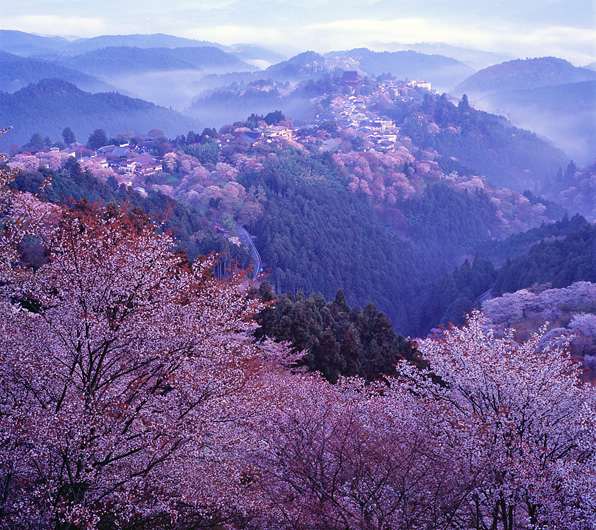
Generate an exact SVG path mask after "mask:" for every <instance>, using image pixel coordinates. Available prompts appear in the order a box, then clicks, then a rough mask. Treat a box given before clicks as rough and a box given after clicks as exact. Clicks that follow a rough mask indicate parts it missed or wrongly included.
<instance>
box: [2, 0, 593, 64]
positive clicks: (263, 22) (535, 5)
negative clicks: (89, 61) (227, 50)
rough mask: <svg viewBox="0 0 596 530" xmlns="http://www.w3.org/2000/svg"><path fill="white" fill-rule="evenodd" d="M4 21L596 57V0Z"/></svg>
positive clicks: (133, 7)
mask: <svg viewBox="0 0 596 530" xmlns="http://www.w3.org/2000/svg"><path fill="white" fill-rule="evenodd" d="M0 7H2V10H1V12H2V18H1V19H0V29H17V30H21V31H26V32H30V33H38V34H41V35H70V36H78V37H93V36H97V35H105V34H109V35H114V34H131V33H167V34H170V35H177V36H180V37H188V38H193V39H199V40H209V41H214V42H219V43H221V44H226V45H228V44H234V43H254V44H260V45H263V46H265V47H268V48H270V49H273V50H274V51H279V52H281V53H284V54H286V55H292V54H294V53H298V52H300V51H305V50H316V51H319V52H327V51H331V50H340V49H348V48H353V47H358V46H369V47H373V45H372V43H392V42H401V43H415V42H445V43H448V44H452V45H456V46H462V47H468V48H475V49H480V50H485V51H493V52H503V53H509V54H512V55H515V56H517V57H522V58H524V57H537V56H546V55H555V56H558V57H562V58H565V59H568V60H570V61H572V62H573V63H574V64H576V65H585V64H588V63H591V62H594V61H596V13H595V12H596V0H563V1H555V0H360V1H357V0H318V1H315V0H300V1H292V0H235V1H234V0H231V1H221V2H216V1H214V0H169V1H168V0H127V1H124V2H122V1H121V0H102V1H93V0H52V1H50V2H48V1H47V0H0Z"/></svg>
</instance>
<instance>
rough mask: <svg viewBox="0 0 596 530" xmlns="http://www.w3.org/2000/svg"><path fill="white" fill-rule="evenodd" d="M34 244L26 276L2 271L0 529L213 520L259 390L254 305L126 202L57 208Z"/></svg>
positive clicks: (236, 281)
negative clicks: (190, 260)
mask: <svg viewBox="0 0 596 530" xmlns="http://www.w3.org/2000/svg"><path fill="white" fill-rule="evenodd" d="M47 245H48V252H49V254H50V259H49V262H48V263H46V264H45V265H43V266H41V267H40V268H39V269H37V270H36V271H32V270H23V269H13V270H12V271H11V270H6V269H5V270H4V271H3V274H2V280H3V283H4V287H3V289H2V301H1V302H0V303H1V306H2V313H3V318H2V323H1V324H0V326H1V333H0V352H1V353H0V356H1V359H0V361H1V362H0V371H1V375H0V403H2V408H1V415H2V422H1V428H0V437H1V439H2V450H1V452H0V475H1V483H2V495H1V496H0V498H1V503H2V505H1V509H0V514H1V516H0V517H1V518H2V525H3V527H12V528H14V527H19V528H23V527H31V526H35V527H39V528H49V527H54V528H60V529H67V528H98V527H101V528H133V527H135V528H136V527H138V526H140V525H148V524H150V525H151V526H152V527H154V528H155V527H168V528H171V527H172V526H171V525H173V524H175V523H176V521H177V520H178V519H179V518H187V520H191V519H192V520H194V521H201V520H202V519H205V518H206V519H210V520H217V518H219V517H223V516H225V513H223V512H224V511H225V510H224V508H223V505H222V502H225V498H226V496H225V495H222V493H223V491H218V487H217V484H221V483H223V482H227V484H228V486H227V487H231V489H230V490H229V491H230V495H231V497H230V498H234V502H237V501H238V500H239V497H238V495H242V490H243V489H244V488H243V487H242V484H241V483H240V482H235V478H234V475H235V473H236V471H235V464H234V458H233V457H232V456H230V455H229V454H228V453H229V451H228V450H227V449H226V447H233V446H234V444H235V443H237V442H238V440H239V439H240V438H241V436H242V434H241V433H242V427H241V424H242V422H243V421H244V420H245V419H246V418H247V417H248V415H249V414H250V413H249V411H250V409H251V407H252V405H251V403H253V402H254V398H255V397H256V396H257V395H258V391H257V388H258V384H256V386H255V383H256V382H257V380H258V379H259V377H260V376H259V373H260V372H261V370H262V369H263V368H264V366H265V365H264V363H263V362H262V361H261V359H262V355H261V353H260V349H259V348H258V347H257V346H256V345H255V344H254V343H253V342H252V341H251V340H250V338H249V336H248V335H247V332H249V331H250V330H251V329H252V328H253V327H254V326H253V323H252V321H251V316H252V315H253V314H254V313H255V312H257V311H259V310H261V309H262V308H263V305H262V304H261V303H260V302H259V301H258V300H256V299H253V300H248V299H247V298H246V292H245V291H244V292H243V290H242V288H241V285H242V282H243V281H244V277H243V276H242V275H239V274H236V275H234V276H233V277H232V278H229V279H228V280H227V281H225V282H219V281H217V280H216V279H215V278H214V277H213V275H212V273H211V269H212V267H213V260H212V259H207V260H200V261H198V262H197V263H196V264H195V265H194V266H193V267H192V268H191V267H190V266H189V265H188V264H187V262H185V261H183V260H182V259H181V258H180V257H179V256H178V255H176V254H174V253H172V251H171V246H172V239H171V237H170V236H168V235H167V234H164V233H162V234H158V233H156V232H155V231H154V227H153V226H151V224H149V223H147V221H146V218H145V217H142V216H138V215H136V214H135V213H134V212H131V211H128V210H127V209H120V210H117V209H115V208H113V207H109V208H107V209H106V210H100V209H97V208H87V207H84V208H82V209H81V208H76V209H72V210H67V209H63V210H62V215H61V217H60V219H59V222H58V224H57V225H56V226H55V227H54V229H53V233H52V238H51V240H48V242H47ZM231 424H233V428H232V429H231V430H230V429H229V426H230V425H231ZM215 440H218V441H217V443H214V442H215ZM224 469H225V470H227V472H226V473H225V474H226V475H227V478H225V479H224V477H223V475H222V470H224ZM234 484H235V485H236V487H234ZM232 490H234V491H232Z"/></svg>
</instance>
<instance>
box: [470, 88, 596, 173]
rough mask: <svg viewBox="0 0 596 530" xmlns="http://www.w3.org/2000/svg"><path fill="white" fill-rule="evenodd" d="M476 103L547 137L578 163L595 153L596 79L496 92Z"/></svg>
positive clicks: (584, 162) (586, 161) (591, 157)
mask: <svg viewBox="0 0 596 530" xmlns="http://www.w3.org/2000/svg"><path fill="white" fill-rule="evenodd" d="M477 103H478V106H480V107H481V108H484V109H487V110H490V111H492V112H495V113H499V114H504V115H506V116H507V117H508V118H509V119H510V120H511V121H512V122H513V123H515V125H517V126H518V127H523V128H525V129H530V130H532V131H535V132H536V133H538V134H540V135H542V136H544V137H546V138H548V139H549V140H551V141H552V142H553V143H555V144H556V145H557V146H559V147H560V148H561V149H563V150H564V151H565V152H566V153H567V154H568V155H569V156H570V157H571V158H572V159H573V160H575V161H576V162H577V163H579V164H582V165H583V164H587V163H588V162H591V161H592V160H593V159H594V157H595V156H596V148H595V146H596V81H584V82H581V83H569V84H565V85H557V86H549V87H542V88H535V89H532V90H513V91H508V92H497V93H492V94H488V95H486V96H484V97H483V98H481V99H480V100H479V101H478V102H477Z"/></svg>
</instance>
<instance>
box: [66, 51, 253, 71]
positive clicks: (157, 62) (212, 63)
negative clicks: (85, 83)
mask: <svg viewBox="0 0 596 530" xmlns="http://www.w3.org/2000/svg"><path fill="white" fill-rule="evenodd" d="M68 64H69V65H71V66H74V67H75V68H78V69H80V70H82V71H84V72H87V73H89V74H94V75H100V76H102V77H105V78H108V79H109V78H110V77H114V76H118V75H123V74H126V75H129V74H138V73H145V72H155V71H175V70H202V69H211V70H226V71H230V70H233V69H236V70H250V69H252V67H250V66H249V65H248V64H246V63H245V62H244V61H241V60H240V59H238V58H237V57H235V56H234V55H232V54H230V53H226V52H224V51H223V50H221V49H219V48H215V47H213V46H201V47H194V48H138V47H131V46H117V47H107V48H101V49H98V50H93V51H90V52H87V53H84V54H83V55H77V56H75V57H71V58H69V59H68Z"/></svg>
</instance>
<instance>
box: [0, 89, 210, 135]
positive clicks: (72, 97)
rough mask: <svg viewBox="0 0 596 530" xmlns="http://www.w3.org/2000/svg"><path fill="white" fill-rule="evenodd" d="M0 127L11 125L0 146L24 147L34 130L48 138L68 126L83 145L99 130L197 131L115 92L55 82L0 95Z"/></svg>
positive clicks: (185, 120) (162, 111)
mask: <svg viewBox="0 0 596 530" xmlns="http://www.w3.org/2000/svg"><path fill="white" fill-rule="evenodd" d="M0 123H2V124H3V126H12V127H13V129H12V130H11V131H10V133H8V135H7V139H6V142H10V143H17V144H19V145H22V144H25V143H26V142H27V141H28V140H29V139H30V137H31V135H32V134H33V133H35V132H38V133H40V134H41V135H42V136H48V137H50V139H52V140H54V141H55V140H58V139H60V138H61V134H62V131H63V129H64V128H65V127H70V128H71V129H72V130H73V131H74V132H75V134H76V136H77V138H79V139H80V140H81V141H84V140H85V139H86V138H87V137H88V136H89V135H90V134H91V132H92V131H93V130H95V129H97V128H102V129H104V130H105V131H106V133H107V134H108V136H110V135H111V136H114V135H116V134H117V133H119V132H131V131H134V132H137V131H139V132H141V133H146V132H147V131H149V130H151V129H154V128H157V129H162V130H163V131H164V132H165V133H166V134H168V135H171V136H176V135H177V134H180V132H181V131H187V130H189V129H193V128H194V129H197V128H199V127H200V125H199V123H198V122H197V121H196V120H193V119H192V118H188V117H186V116H182V115H181V114H179V113H177V112H175V111H172V110H169V109H166V108H163V107H158V106H156V105H154V104H153V103H148V102H146V101H142V100H139V99H133V98H130V97H127V96H123V95H121V94H117V93H99V94H90V93H88V92H83V91H82V90H79V89H78V88H77V87H76V86H75V85H73V84H71V83H68V82H67V81H64V80H61V79H45V80H42V81H40V82H39V83H36V84H30V85H28V86H27V87H25V88H22V89H21V90H19V91H17V92H15V93H14V94H8V93H5V92H0Z"/></svg>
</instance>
